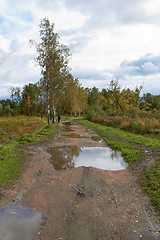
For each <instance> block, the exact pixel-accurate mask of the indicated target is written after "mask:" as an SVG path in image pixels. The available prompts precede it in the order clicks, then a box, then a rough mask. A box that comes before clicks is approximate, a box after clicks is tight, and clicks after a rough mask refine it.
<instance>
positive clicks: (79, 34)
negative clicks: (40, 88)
mask: <svg viewBox="0 0 160 240" xmlns="http://www.w3.org/2000/svg"><path fill="white" fill-rule="evenodd" d="M43 18H47V19H49V21H50V23H54V24H55V32H56V33H58V34H59V36H60V42H61V43H63V44H65V45H67V46H68V47H69V49H70V53H71V54H72V57H71V60H70V62H69V66H70V68H71V73H72V74H73V76H74V77H75V78H78V79H79V81H80V83H81V84H82V86H83V87H89V88H92V87H97V88H99V89H100V90H101V89H103V88H108V87H109V83H110V81H111V80H112V79H114V80H118V81H119V83H120V86H121V87H122V88H131V89H133V90H134V89H135V88H136V86H138V87H139V86H141V85H143V89H142V94H144V93H147V92H150V93H152V94H155V95H157V94H160V1H159V0H134V1H133V0H100V1H98V0H32V1H31V0H23V1H22V0H0V99H2V98H7V97H10V89H11V88H12V87H20V88H21V89H22V88H23V86H24V85H25V84H28V83H36V82H37V81H39V79H40V77H41V76H40V68H39V66H38V65H37V64H36V62H35V60H34V59H35V58H36V56H37V52H36V49H35V48H34V47H32V48H31V47H30V44H29V40H30V39H34V40H35V41H37V42H38V41H39V30H40V28H39V24H40V20H42V19H43Z"/></svg>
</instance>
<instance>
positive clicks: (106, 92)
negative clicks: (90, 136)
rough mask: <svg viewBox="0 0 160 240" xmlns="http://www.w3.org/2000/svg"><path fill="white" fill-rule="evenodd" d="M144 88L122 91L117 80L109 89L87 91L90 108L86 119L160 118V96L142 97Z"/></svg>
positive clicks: (146, 95)
mask: <svg viewBox="0 0 160 240" xmlns="http://www.w3.org/2000/svg"><path fill="white" fill-rule="evenodd" d="M141 90H142V86H140V87H136V88H135V89H134V90H131V89H130V88H124V89H122V88H121V87H120V84H119V82H118V81H117V80H112V81H111V82H110V85H109V87H108V88H107V89H102V90H101V91H99V89H98V88H96V87H94V88H92V89H87V92H88V108H87V110H86V111H85V115H86V118H87V119H88V120H90V119H91V118H94V117H97V116H127V115H128V116H130V117H136V116H139V117H140V116H142V117H143V116H149V115H151V116H153V114H154V117H156V116H157V118H159V117H160V95H157V96H155V95H152V94H151V93H147V94H143V96H140V93H141Z"/></svg>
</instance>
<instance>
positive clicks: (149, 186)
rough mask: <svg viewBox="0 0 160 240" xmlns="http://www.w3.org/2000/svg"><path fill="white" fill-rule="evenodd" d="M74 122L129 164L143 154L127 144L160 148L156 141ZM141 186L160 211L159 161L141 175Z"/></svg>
mask: <svg viewBox="0 0 160 240" xmlns="http://www.w3.org/2000/svg"><path fill="white" fill-rule="evenodd" d="M76 121H77V122H78V123H80V124H82V125H84V126H86V127H88V128H90V129H92V130H94V131H95V132H96V133H98V134H99V135H101V136H102V137H103V139H104V140H105V141H106V142H107V143H108V144H109V145H110V146H111V147H112V148H113V149H114V150H118V151H121V152H122V156H123V158H124V159H125V161H127V162H128V163H129V164H134V163H136V162H137V161H138V160H139V159H140V157H142V154H143V153H141V152H138V151H137V149H136V147H134V146H132V145H130V144H127V142H128V143H134V144H136V145H142V146H145V147H150V148H153V149H156V150H158V149H159V148H160V141H159V140H158V139H153V138H149V137H145V136H141V135H136V134H133V133H129V132H125V131H123V130H119V129H115V128H111V127H107V126H103V125H100V124H97V123H93V122H89V121H87V120H76ZM112 136H114V137H116V141H113V140H112V139H111V138H112ZM121 140H125V142H126V143H123V142H122V141H121ZM141 184H142V186H143V188H144V189H145V190H146V191H147V193H148V194H149V195H150V197H151V200H152V202H153V204H154V205H156V206H157V208H158V209H159V210H160V160H159V161H157V162H156V164H155V166H153V167H152V168H151V169H149V170H147V171H144V172H143V173H141Z"/></svg>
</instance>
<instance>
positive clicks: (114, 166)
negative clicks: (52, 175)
mask: <svg viewBox="0 0 160 240" xmlns="http://www.w3.org/2000/svg"><path fill="white" fill-rule="evenodd" d="M48 151H49V153H50V154H51V156H52V157H51V163H52V164H53V167H54V169H56V170H63V169H68V168H76V167H80V166H85V167H90V166H91V167H95V168H99V169H104V170H110V171H116V170H123V169H125V168H126V167H127V163H125V162H124V160H123V158H122V156H121V154H120V152H116V151H113V150H112V149H111V148H109V147H82V148H80V147H77V146H63V147H50V148H48Z"/></svg>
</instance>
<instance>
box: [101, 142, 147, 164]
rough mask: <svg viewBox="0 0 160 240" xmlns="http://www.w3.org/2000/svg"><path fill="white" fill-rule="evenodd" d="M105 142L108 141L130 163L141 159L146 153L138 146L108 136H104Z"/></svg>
mask: <svg viewBox="0 0 160 240" xmlns="http://www.w3.org/2000/svg"><path fill="white" fill-rule="evenodd" d="M103 139H104V140H105V142H107V143H108V145H109V146H110V147H111V148H112V149H113V150H116V151H120V152H121V156H122V157H123V158H124V160H125V161H126V162H127V163H129V164H132V163H136V162H138V161H139V159H140V158H141V157H142V156H143V155H144V153H141V152H138V151H137V149H136V147H134V146H131V145H129V144H127V143H121V142H117V141H113V140H110V139H109V138H107V137H104V138H103Z"/></svg>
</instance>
